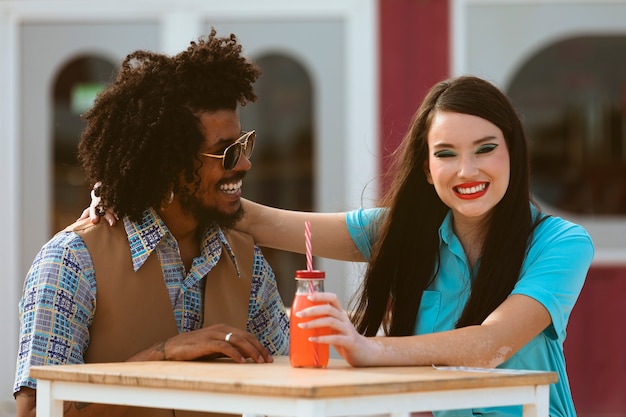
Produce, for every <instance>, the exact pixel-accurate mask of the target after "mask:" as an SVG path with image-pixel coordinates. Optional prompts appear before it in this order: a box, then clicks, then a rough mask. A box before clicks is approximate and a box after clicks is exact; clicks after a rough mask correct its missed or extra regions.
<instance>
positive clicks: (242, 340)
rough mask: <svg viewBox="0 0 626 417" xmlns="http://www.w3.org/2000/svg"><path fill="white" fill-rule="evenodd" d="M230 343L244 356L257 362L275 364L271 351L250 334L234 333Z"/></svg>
mask: <svg viewBox="0 0 626 417" xmlns="http://www.w3.org/2000/svg"><path fill="white" fill-rule="evenodd" d="M228 343H230V344H231V345H232V346H233V347H235V348H236V349H237V350H238V351H239V352H240V353H241V354H242V355H243V356H245V357H246V358H250V359H252V360H253V361H255V362H258V363H264V362H273V358H272V355H270V353H269V351H268V350H267V349H266V348H265V347H264V346H263V345H262V344H261V343H260V342H259V341H258V340H257V339H256V338H255V337H254V336H252V335H251V334H249V333H245V332H241V333H238V332H237V333H233V334H232V335H231V336H230V338H229V340H228Z"/></svg>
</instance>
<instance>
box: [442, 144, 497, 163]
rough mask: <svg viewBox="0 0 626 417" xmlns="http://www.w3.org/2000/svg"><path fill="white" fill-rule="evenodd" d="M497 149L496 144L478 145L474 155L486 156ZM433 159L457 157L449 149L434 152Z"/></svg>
mask: <svg viewBox="0 0 626 417" xmlns="http://www.w3.org/2000/svg"><path fill="white" fill-rule="evenodd" d="M497 147H498V144H497V143H486V144H484V145H480V146H479V147H478V148H477V149H476V152H475V153H476V154H477V155H480V154H487V153H491V152H493V151H494V150H495V149H496V148H497ZM433 155H434V156H435V158H442V159H443V158H452V157H455V156H457V153H456V152H454V151H451V150H449V149H442V150H440V151H436V152H435V153H434V154H433Z"/></svg>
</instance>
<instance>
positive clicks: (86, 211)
mask: <svg viewBox="0 0 626 417" xmlns="http://www.w3.org/2000/svg"><path fill="white" fill-rule="evenodd" d="M88 218H89V207H87V208H86V209H85V210H83V212H82V213H81V214H80V217H78V219H76V221H79V220H83V219H88Z"/></svg>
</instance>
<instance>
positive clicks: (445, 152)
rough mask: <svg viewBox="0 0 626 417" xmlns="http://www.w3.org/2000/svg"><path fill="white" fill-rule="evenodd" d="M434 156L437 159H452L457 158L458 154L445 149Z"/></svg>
mask: <svg viewBox="0 0 626 417" xmlns="http://www.w3.org/2000/svg"><path fill="white" fill-rule="evenodd" d="M433 155H435V158H451V157H453V156H455V155H456V153H454V152H452V151H450V150H447V149H444V150H441V151H437V152H435V153H434V154H433Z"/></svg>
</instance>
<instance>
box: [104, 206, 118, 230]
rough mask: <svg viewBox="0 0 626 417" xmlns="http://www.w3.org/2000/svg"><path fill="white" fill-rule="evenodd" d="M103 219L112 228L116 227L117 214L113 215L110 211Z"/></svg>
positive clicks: (106, 212) (105, 213)
mask: <svg viewBox="0 0 626 417" xmlns="http://www.w3.org/2000/svg"><path fill="white" fill-rule="evenodd" d="M103 217H104V218H105V220H106V221H107V222H108V223H109V225H110V226H114V225H115V223H116V222H117V220H118V219H117V217H116V216H115V214H113V213H112V212H111V211H110V210H107V211H105V212H104V216H103Z"/></svg>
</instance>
